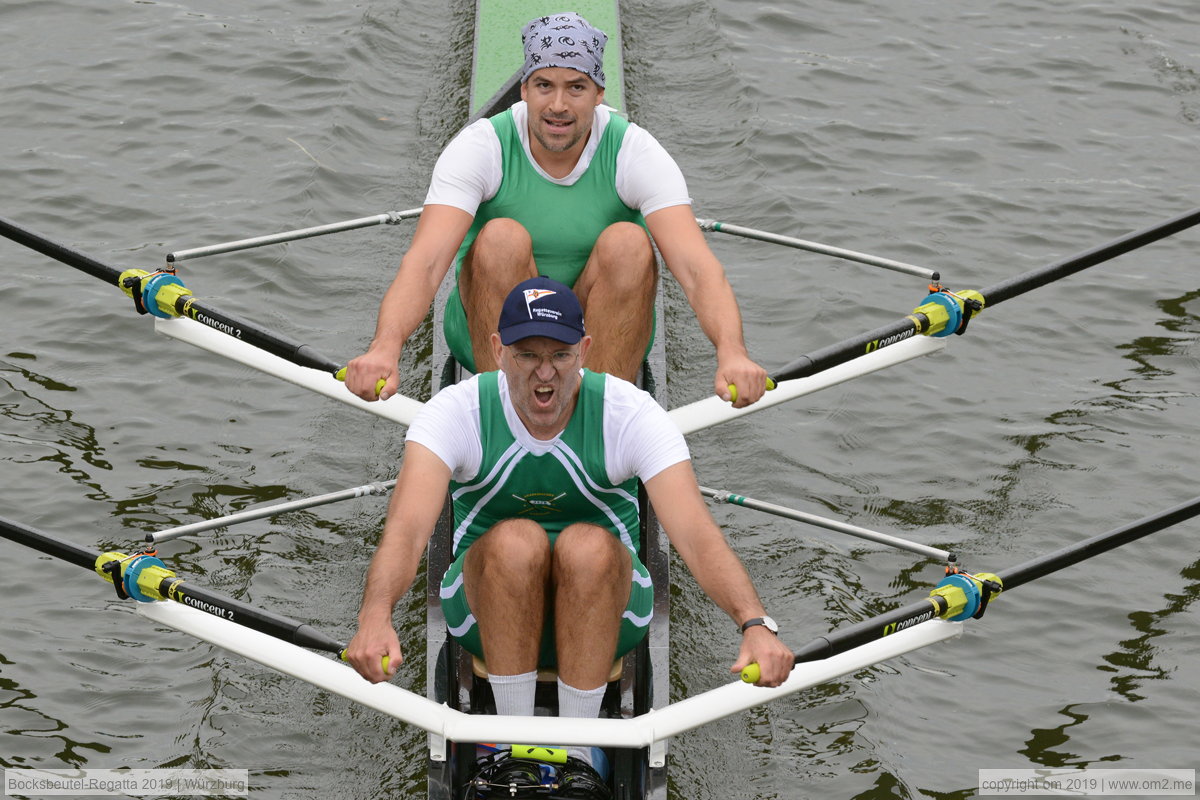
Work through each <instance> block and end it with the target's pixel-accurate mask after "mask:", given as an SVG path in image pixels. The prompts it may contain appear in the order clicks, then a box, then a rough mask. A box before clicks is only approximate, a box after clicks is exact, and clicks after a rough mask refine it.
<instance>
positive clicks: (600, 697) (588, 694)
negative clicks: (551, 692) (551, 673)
mask: <svg viewBox="0 0 1200 800" xmlns="http://www.w3.org/2000/svg"><path fill="white" fill-rule="evenodd" d="M607 688H608V687H607V686H600V687H598V688H595V689H576V688H575V687H574V686H570V685H568V684H565V683H563V680H562V678H559V679H558V715H559V716H560V717H575V718H576V719H595V718H596V717H598V716H600V706H601V705H602V704H603V703H604V692H605V690H606V689H607Z"/></svg>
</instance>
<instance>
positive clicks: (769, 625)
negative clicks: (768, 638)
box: [762, 617, 779, 633]
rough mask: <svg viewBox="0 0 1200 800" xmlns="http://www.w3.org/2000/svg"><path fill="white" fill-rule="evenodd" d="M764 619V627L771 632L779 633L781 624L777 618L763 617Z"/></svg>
mask: <svg viewBox="0 0 1200 800" xmlns="http://www.w3.org/2000/svg"><path fill="white" fill-rule="evenodd" d="M762 621H763V627H765V628H766V629H767V630H769V631H770V632H771V633H779V624H778V623H776V622H775V620H773V619H771V618H770V617H763V618H762Z"/></svg>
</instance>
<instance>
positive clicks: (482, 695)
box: [426, 0, 670, 800]
mask: <svg viewBox="0 0 1200 800" xmlns="http://www.w3.org/2000/svg"><path fill="white" fill-rule="evenodd" d="M570 7H571V10H574V11H577V12H578V13H580V14H581V15H583V16H584V17H585V18H586V19H588V20H589V21H590V22H591V23H592V24H594V25H596V26H597V27H599V28H600V29H601V30H603V31H605V32H607V33H609V35H610V38H609V44H608V46H607V48H606V50H605V72H606V76H607V83H608V85H607V86H606V87H605V102H606V103H607V104H609V105H611V106H613V107H614V108H617V109H618V110H620V109H622V108H623V103H624V96H625V92H624V71H623V69H622V67H621V63H622V58H621V42H620V36H619V31H620V21H619V16H618V8H617V3H616V2H613V0H608V2H597V1H591V2H578V3H572V4H571V6H570ZM562 10H564V7H563V6H562V4H561V3H547V2H531V1H530V0H480V1H479V2H478V3H477V7H476V22H475V29H476V35H475V40H474V54H473V61H472V64H473V72H472V78H471V92H470V97H471V107H470V114H469V117H470V119H471V120H475V119H479V118H481V117H487V116H491V115H493V114H496V113H499V112H500V111H503V110H504V109H505V108H507V107H508V106H509V105H511V104H512V103H513V102H515V101H516V100H518V99H519V89H520V86H519V69H520V67H521V65H522V62H523V54H522V50H521V45H520V37H519V31H520V29H521V27H522V26H523V25H524V24H525V23H526V22H528V21H529V20H531V19H533V18H535V17H537V16H539V15H543V14H551V13H555V12H558V11H562ZM451 281H452V278H451V277H448V278H447V280H446V281H445V282H444V283H443V286H442V289H441V291H440V292H439V297H438V301H437V303H436V304H435V308H436V309H438V311H437V316H436V318H435V325H434V330H435V335H434V357H433V371H434V374H433V386H434V389H435V390H436V389H439V388H441V387H443V386H445V385H447V384H450V383H453V382H455V381H457V380H459V379H460V378H461V377H463V372H462V370H461V368H459V367H458V365H457V364H456V363H455V361H454V359H453V358H452V357H451V356H450V353H449V348H448V347H447V345H446V342H445V340H444V338H443V337H442V335H441V331H442V326H441V309H443V308H444V307H445V304H446V300H447V298H448V296H449V291H450V289H451V287H452V283H451ZM660 299H661V298H660ZM658 307H659V308H661V307H662V303H661V302H660V303H659V304H658ZM661 323H662V321H661V320H660V321H659V325H658V330H659V332H660V334H659V336H658V340H657V342H656V343H655V345H654V347H653V349H652V350H651V352H650V354H649V356H648V357H647V360H646V364H645V366H644V369H643V375H642V385H643V387H644V388H646V389H647V390H648V391H651V392H652V393H655V394H656V396H657V390H658V389H660V388H662V387H665V386H666V357H665V352H664V347H663V336H662V331H663V325H662V324H661ZM641 499H642V503H641V505H642V531H641V539H642V546H643V552H642V554H641V556H642V561H643V563H645V565H646V567H647V568H648V569H649V570H650V574H651V578H652V579H653V581H654V584H655V586H657V587H659V589H660V590H659V591H657V592H656V593H655V607H654V619H653V621H652V622H651V624H650V632H649V634H648V636H647V637H646V639H645V641H644V642H643V643H642V644H641V645H640V646H638V647H637V648H636V649H635V650H634V651H633V652H632V653H631V654H630V655H628V656H626V657H625V659H624V663H623V666H622V670H621V675H620V678H619V679H618V680H616V681H613V682H612V683H610V684H609V687H608V691H607V693H606V694H605V699H604V706H603V710H602V714H603V715H605V716H609V717H620V718H626V719H628V718H632V717H635V716H638V715H640V714H644V713H646V712H647V711H649V710H651V709H653V708H656V707H661V706H662V705H664V704H665V703H666V700H667V698H668V696H669V684H668V677H669V673H668V670H669V666H670V665H669V639H670V637H669V627H670V594H669V592H668V591H666V587H667V586H669V585H670V572H669V558H668V555H667V540H666V536H665V534H664V533H663V531H662V528H661V527H660V526H659V525H658V521H657V519H656V518H655V517H654V514H653V511H652V509H651V508H650V507H649V504H648V503H647V502H646V500H645V495H644V493H643V494H642V498H641ZM452 528H453V524H452V519H451V514H450V510H449V504H448V503H447V506H446V507H445V508H444V509H443V512H442V516H441V519H440V520H439V522H438V528H437V530H436V531H435V533H434V536H433V538H432V540H431V542H430V546H429V553H428V561H427V563H428V567H427V569H428V575H427V580H426V587H427V588H426V592H427V597H426V599H427V606H426V626H427V630H426V637H427V656H426V657H427V665H426V667H427V669H426V676H427V686H426V692H427V696H428V697H430V698H431V699H433V700H435V701H436V702H438V703H445V704H447V705H448V706H450V707H451V708H455V709H458V710H462V711H469V712H473V713H487V712H489V711H492V712H493V713H494V709H492V707H491V692H490V689H489V688H488V687H487V683H486V681H484V680H480V679H479V678H477V677H476V676H475V674H474V671H473V669H472V663H471V657H470V655H469V654H467V653H465V652H464V651H463V650H462V649H461V648H459V647H458V646H457V644H456V643H455V641H454V639H453V638H452V637H450V636H449V635H448V634H447V632H446V622H445V618H444V617H443V616H442V610H441V599H440V597H439V591H438V590H439V586H440V583H441V576H442V575H443V574H444V572H445V570H446V568H447V567H448V566H449V564H450V561H451V553H450V549H451V548H450V542H451V532H452ZM554 688H555V687H554V685H553V684H543V685H540V686H539V690H538V697H537V703H538V714H540V715H552V714H554V713H555V711H556V709H555V707H554V706H555V704H556V702H557V698H556V696H555V692H554ZM546 744H554V743H553V742H546ZM475 752H476V751H475V744H474V743H471V742H450V741H446V740H445V739H443V738H442V737H441V736H438V735H436V734H431V735H430V737H429V778H428V796H429V798H430V800H459V798H461V797H463V787H464V784H465V782H466V781H467V780H468V779H469V778H470V776H471V773H472V772H473V768H474V766H475ZM610 761H611V765H612V784H613V796H614V798H618V800H632V799H633V798H652V800H665V798H666V792H667V780H666V763H665V762H666V746H665V744H663V745H660V746H656V747H655V748H653V752H652V751H651V748H641V749H636V750H633V749H621V748H616V749H613V750H611V751H610Z"/></svg>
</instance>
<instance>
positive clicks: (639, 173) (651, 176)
mask: <svg viewBox="0 0 1200 800" xmlns="http://www.w3.org/2000/svg"><path fill="white" fill-rule="evenodd" d="M617 196H618V197H620V198H621V202H623V203H624V204H625V205H627V206H629V207H630V208H636V209H637V210H638V211H641V212H642V215H643V216H646V215H649V214H652V213H654V212H655V211H658V210H659V209H662V208H667V207H668V206H689V205H691V204H692V198H691V197H689V196H688V189H687V181H686V180H684V177H683V171H682V170H680V169H679V165H678V164H676V163H675V159H673V158H671V154H670V153H668V152H667V150H666V148H664V147H663V146H662V145H661V144H659V142H658V140H657V139H655V138H654V137H653V136H651V135H650V133H649V131H647V130H645V129H644V128H640V127H638V126H637V125H635V124H633V123H632V122H631V123H629V127H628V128H626V129H625V138H624V139H623V140H622V141H621V149H620V150H619V151H618V152H617Z"/></svg>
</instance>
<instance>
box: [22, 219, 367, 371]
mask: <svg viewBox="0 0 1200 800" xmlns="http://www.w3.org/2000/svg"><path fill="white" fill-rule="evenodd" d="M0 235H3V236H6V237H8V238H9V239H12V240H13V241H14V242H17V243H18V244H22V245H24V246H26V247H28V248H30V249H31V250H36V251H37V252H39V253H41V254H42V255H44V256H49V257H50V258H53V259H55V260H56V261H61V262H62V263H64V264H66V265H67V266H69V267H74V268H75V269H77V270H79V271H81V272H85V273H87V274H88V275H91V276H93V277H95V278H99V279H100V280H102V281H104V282H105V283H110V284H113V285H115V286H117V287H118V288H120V289H121V291H123V292H125V294H126V295H128V296H129V297H131V298H133V301H134V306H135V308H136V309H137V310H138V312H139V313H150V314H153V315H154V316H156V317H163V318H169V317H189V318H191V319H193V320H195V321H197V322H200V323H203V324H204V325H207V326H208V327H210V328H212V329H214V330H217V331H220V332H221V333H224V334H226V335H228V336H231V337H233V338H235V339H239V340H241V341H244V342H247V343H248V344H252V345H254V346H255V347H258V348H259V349H261V350H265V351H266V352H268V353H271V354H272V355H275V356H278V357H280V358H282V359H284V360H285V361H289V362H291V363H293V364H297V365H299V366H301V367H308V368H310V369H316V370H320V371H322V372H327V373H329V374H331V375H333V376H334V377H336V378H337V379H338V380H345V370H346V368H345V367H344V366H342V365H341V364H339V363H338V362H336V361H334V360H332V359H330V358H328V357H327V356H324V355H322V354H321V353H319V352H317V351H316V350H314V349H313V348H311V347H309V346H308V345H306V344H301V343H299V342H295V341H292V340H291V339H288V338H287V337H285V336H280V335H279V334H276V333H272V332H271V331H269V330H267V329H266V328H263V327H260V326H259V325H257V324H255V323H253V322H248V321H246V320H243V319H240V318H238V317H235V316H234V315H232V314H227V313H225V312H224V311H220V310H218V309H216V308H214V307H213V306H211V305H209V304H207V303H205V302H202V301H201V300H200V299H199V298H197V297H195V296H194V295H193V294H192V292H191V290H190V289H188V288H187V287H185V286H184V285H183V282H182V281H180V280H179V279H178V278H177V277H175V276H174V275H172V274H170V273H165V272H159V273H153V274H151V273H148V272H146V271H144V270H140V269H127V270H121V269H118V268H116V267H114V266H112V265H110V264H106V263H104V262H103V261H100V260H99V259H97V258H94V257H92V256H90V255H87V254H86V253H81V252H80V251H78V250H75V249H73V248H70V247H67V246H66V245H64V244H62V243H60V242H56V241H54V240H52V239H50V238H48V237H46V236H43V235H42V234H40V233H37V232H35V231H32V230H30V229H29V228H26V227H24V226H22V225H18V224H17V223H15V222H13V221H12V220H9V219H5V218H4V217H0ZM384 383H385V382H384V381H382V380H380V381H379V384H378V385H377V387H376V392H377V393H378V392H379V391H381V390H382V389H383V385H384Z"/></svg>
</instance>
